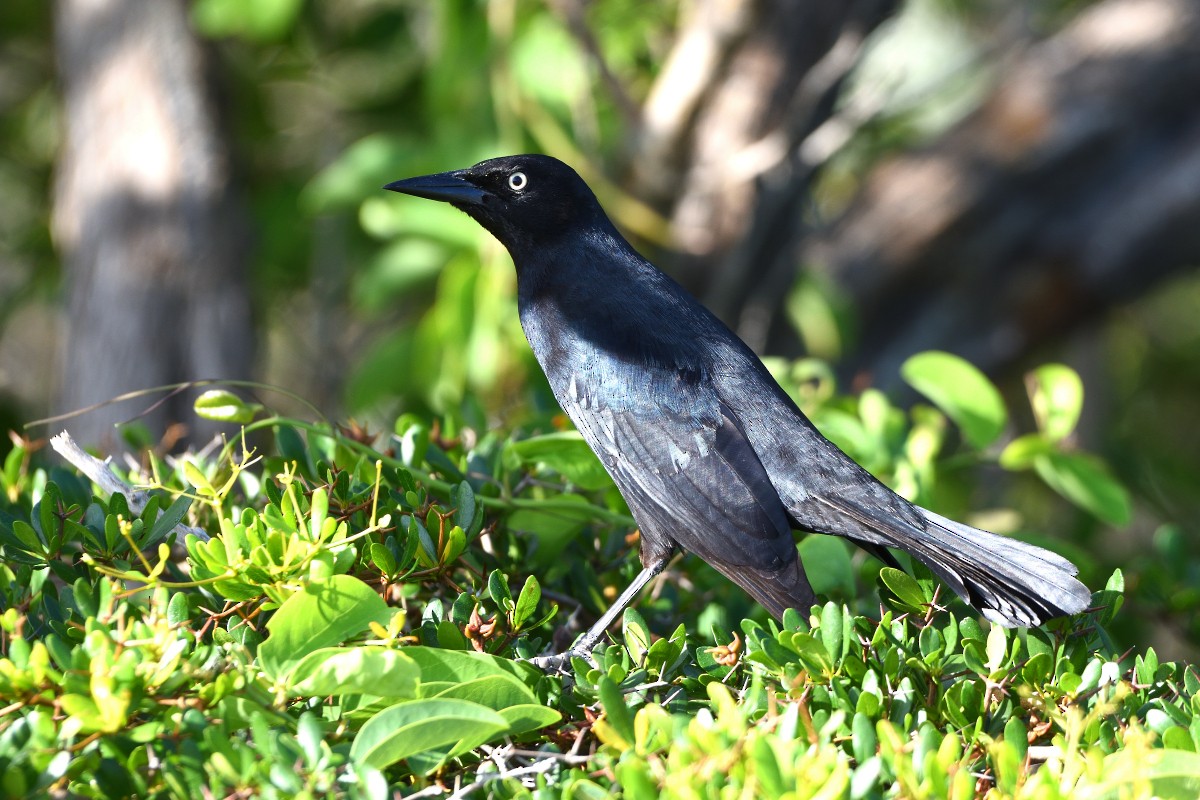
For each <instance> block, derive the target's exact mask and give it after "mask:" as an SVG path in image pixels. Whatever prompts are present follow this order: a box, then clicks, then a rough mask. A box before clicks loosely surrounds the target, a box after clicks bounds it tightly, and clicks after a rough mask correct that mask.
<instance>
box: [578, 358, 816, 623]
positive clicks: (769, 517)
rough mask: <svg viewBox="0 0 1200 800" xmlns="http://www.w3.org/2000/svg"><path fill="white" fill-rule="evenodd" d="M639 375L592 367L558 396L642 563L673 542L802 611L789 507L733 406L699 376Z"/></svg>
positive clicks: (778, 606)
mask: <svg viewBox="0 0 1200 800" xmlns="http://www.w3.org/2000/svg"><path fill="white" fill-rule="evenodd" d="M606 372H607V371H606ZM584 374H587V373H586V371H585V373H584ZM639 375H640V378H639V381H638V384H637V385H636V386H634V385H631V384H628V383H626V384H624V385H623V386H622V387H621V388H620V389H619V390H618V389H616V388H615V387H614V386H613V385H611V383H610V382H608V381H603V380H599V379H597V378H596V376H595V374H594V373H593V374H592V376H591V378H590V379H589V380H587V381H578V382H577V383H576V384H575V385H573V386H572V385H571V384H570V383H568V388H567V391H565V392H564V394H563V396H562V397H560V398H559V401H560V403H561V404H562V405H563V408H564V410H565V411H566V412H567V414H568V415H569V416H570V417H571V418H572V419H573V420H574V422H575V424H576V426H577V427H578V428H579V430H580V432H581V433H582V434H583V436H584V438H585V439H586V440H587V441H588V443H589V444H590V445H591V446H592V449H593V450H595V452H596V454H597V455H598V456H599V457H600V460H601V461H602V462H603V463H604V465H605V467H606V468H607V469H608V471H609V473H610V474H611V475H612V477H613V480H614V481H615V482H616V484H617V487H618V488H619V489H620V490H621V493H622V495H624V497H625V499H626V502H628V503H629V507H630V509H631V510H632V511H633V514H634V517H635V519H636V520H637V522H638V525H639V526H640V528H641V531H642V537H643V561H644V562H647V563H649V562H651V561H653V560H656V559H657V558H660V557H662V556H664V555H666V554H667V553H669V552H670V550H671V549H672V548H673V547H674V546H675V545H678V546H680V547H682V548H683V549H684V550H686V551H688V552H692V553H695V554H696V555H698V556H700V557H701V558H702V559H704V560H705V561H707V562H708V563H709V564H711V565H713V566H714V567H716V568H717V569H718V570H720V571H721V572H722V573H724V574H725V575H726V576H727V577H729V578H730V579H732V580H733V581H734V582H736V583H738V584H739V585H740V586H742V588H744V589H746V590H747V591H748V592H749V593H750V594H751V595H752V596H754V597H755V599H756V600H758V601H759V602H760V603H762V604H763V605H764V606H765V607H766V608H767V609H768V610H770V611H771V612H772V613H774V614H775V615H776V616H779V615H781V614H782V613H783V610H784V609H785V608H788V607H796V608H798V609H801V610H803V611H804V612H806V613H807V611H808V609H809V608H810V607H811V604H812V600H813V597H812V591H811V588H810V587H809V585H808V581H807V578H805V576H804V574H803V571H802V569H801V566H800V563H799V559H798V557H797V553H796V546H795V541H794V539H793V537H792V533H791V526H790V524H789V521H788V517H787V513H786V511H785V509H784V506H783V503H782V502H781V501H780V498H779V495H778V494H777V493H776V491H775V488H774V487H773V486H772V484H771V481H770V478H769V477H768V476H767V473H766V470H765V469H763V466H762V463H761V462H760V461H759V459H758V456H757V455H756V454H755V452H754V449H753V448H752V447H751V446H750V444H749V442H748V441H747V439H746V436H745V433H744V431H743V429H742V427H741V425H740V424H739V423H738V421H737V419H736V417H735V416H734V415H733V413H732V411H731V410H730V409H729V407H728V406H727V405H726V404H724V403H721V402H719V401H718V400H717V399H716V397H715V396H713V395H712V394H711V392H705V391H704V389H703V388H702V386H703V384H702V383H701V382H700V381H699V380H698V379H695V378H692V379H689V378H688V377H686V375H685V376H683V377H681V376H680V374H679V373H676V374H674V375H671V376H669V377H666V378H664V376H663V375H662V374H661V373H656V372H649V373H648V372H646V371H645V370H642V371H641V372H640V373H639ZM577 380H578V378H577ZM580 383H585V384H586V386H587V390H586V391H582V390H581V389H580V388H579V384H580Z"/></svg>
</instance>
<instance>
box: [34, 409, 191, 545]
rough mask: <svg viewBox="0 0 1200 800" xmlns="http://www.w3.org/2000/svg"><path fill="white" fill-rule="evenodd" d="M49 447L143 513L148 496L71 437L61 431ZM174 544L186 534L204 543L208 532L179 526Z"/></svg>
mask: <svg viewBox="0 0 1200 800" xmlns="http://www.w3.org/2000/svg"><path fill="white" fill-rule="evenodd" d="M50 446H51V447H53V448H54V450H55V452H57V453H58V454H59V455H60V456H62V457H63V458H65V459H66V460H67V461H69V462H71V464H72V465H73V466H74V467H75V468H76V469H77V470H79V471H80V472H82V473H83V474H84V475H86V476H87V477H88V478H89V479H91V481H92V483H94V484H96V485H97V486H99V487H100V488H101V489H103V490H104V491H105V492H108V494H110V495H112V494H118V493H119V494H123V495H125V500H126V501H127V502H128V503H129V510H130V511H132V512H133V513H135V514H138V515H139V516H140V515H141V513H142V512H143V511H145V510H146V504H147V503H149V502H150V493H149V492H147V491H146V490H145V489H135V488H133V487H132V486H130V485H129V484H128V483H126V482H125V481H123V480H121V479H120V478H119V477H118V476H117V474H116V473H115V472H113V471H112V468H111V467H109V466H108V462H107V461H101V460H100V459H98V458H96V457H95V456H92V455H89V454H88V453H86V452H84V450H83V448H82V447H80V446H79V445H77V444H75V440H74V439H72V438H71V434H69V433H67V432H66V431H63V432H62V433H60V434H58V435H57V436H51V437H50ZM173 532H174V534H175V541H176V542H178V543H179V544H182V543H183V540H184V538H186V537H187V535H188V534H189V533H190V534H193V535H194V536H196V537H197V538H198V539H202V540H203V541H208V539H209V538H210V537H209V535H208V533H207V532H205V531H204V530H203V529H202V528H192V527H190V526H188V525H184V524H182V523H180V524H179V525H176V526H175V527H174V529H173Z"/></svg>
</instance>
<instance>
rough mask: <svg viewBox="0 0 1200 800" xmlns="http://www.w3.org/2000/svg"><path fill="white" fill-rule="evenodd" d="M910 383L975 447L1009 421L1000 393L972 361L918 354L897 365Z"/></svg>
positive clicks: (932, 353) (941, 354) (982, 445)
mask: <svg viewBox="0 0 1200 800" xmlns="http://www.w3.org/2000/svg"><path fill="white" fill-rule="evenodd" d="M900 374H901V375H902V376H903V377H904V380H906V381H907V382H908V384H909V385H910V386H912V387H913V388H914V389H916V390H917V391H918V392H920V393H921V394H923V395H925V396H926V397H928V398H929V399H930V400H932V401H933V404H934V405H936V406H937V407H938V408H940V409H941V410H942V411H943V412H945V414H946V416H948V417H950V419H952V420H954V422H955V424H956V425H958V427H959V428H960V429H961V430H962V433H963V436H964V437H965V438H966V440H967V441H968V442H970V443H971V445H972V446H973V447H975V448H976V449H980V450H982V449H983V448H985V447H987V446H988V445H990V444H991V443H992V442H994V441H996V438H997V437H998V436H999V435H1000V433H1001V432H1002V431H1003V430H1004V426H1005V425H1006V424H1007V423H1008V412H1007V411H1006V410H1005V408H1004V400H1003V399H1002V398H1001V397H1000V392H999V391H997V389H996V387H995V386H994V385H993V384H992V382H991V381H990V380H988V379H987V377H986V376H985V375H984V374H983V373H982V372H980V371H979V370H978V369H976V368H975V367H974V366H973V365H972V364H970V363H969V362H967V361H965V360H964V359H962V358H959V357H958V356H956V355H952V354H950V353H944V352H940V351H936V350H931V351H929V352H926V353H918V354H917V355H915V356H912V357H911V358H909V359H908V360H907V361H905V362H904V363H903V364H902V365H901V366H900Z"/></svg>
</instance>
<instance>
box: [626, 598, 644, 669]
mask: <svg viewBox="0 0 1200 800" xmlns="http://www.w3.org/2000/svg"><path fill="white" fill-rule="evenodd" d="M621 625H622V628H623V630H624V633H625V647H626V649H628V650H629V657H630V658H632V659H633V663H634V664H641V663H642V660H643V659H644V658H645V655H646V651H647V650H649V649H650V629H649V628H648V627H647V626H646V620H644V619H642V615H641V614H639V613H638V611H637V609H635V608H633V607H632V606H631V607H628V608H626V609H625V615H624V618H623V619H622V622H621Z"/></svg>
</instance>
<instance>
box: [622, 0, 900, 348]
mask: <svg viewBox="0 0 1200 800" xmlns="http://www.w3.org/2000/svg"><path fill="white" fill-rule="evenodd" d="M896 6H897V2H896V0H857V2H846V3H826V2H819V0H806V1H805V2H795V1H794V0H742V1H741V2H728V1H727V0H696V2H694V3H692V4H691V5H690V6H689V7H688V9H689V10H688V14H687V18H686V20H685V21H684V22H683V24H682V26H681V30H680V32H679V34H678V36H677V39H676V43H675V46H674V48H673V49H672V52H671V54H670V56H669V58H668V60H667V63H666V64H665V66H664V68H663V70H662V72H661V74H660V75H659V77H658V79H657V80H656V82H655V85H654V87H653V90H652V91H651V93H650V96H649V97H648V98H647V100H646V103H645V106H644V108H643V109H642V115H641V118H640V120H639V124H638V132H637V135H636V137H635V142H636V144H635V149H634V154H633V163H634V165H635V186H634V191H635V192H636V193H637V194H639V195H640V196H641V197H643V198H645V199H646V200H647V201H648V202H650V203H651V204H652V205H654V206H655V207H657V208H659V209H660V210H662V211H663V212H664V213H666V214H667V215H668V217H669V218H670V222H671V228H672V239H673V240H674V241H675V242H676V243H677V244H679V245H680V246H682V247H684V248H685V250H684V251H682V252H679V253H677V254H676V256H675V257H674V259H673V260H672V262H671V263H670V264H669V268H670V270H671V272H672V273H673V274H674V275H675V277H676V278H677V279H679V280H680V281H681V282H682V283H683V284H684V285H685V286H687V287H688V288H689V289H690V290H691V291H692V292H694V293H695V294H696V295H697V296H698V297H700V298H701V299H702V300H703V301H704V302H705V303H706V304H707V305H708V306H709V307H710V308H711V309H712V310H713V311H715V312H716V313H717V314H718V315H720V316H722V317H724V318H725V319H726V320H727V321H728V322H730V323H731V324H732V325H734V326H735V327H736V328H737V329H738V332H739V333H740V334H741V335H742V336H743V337H744V338H745V339H746V340H747V341H748V342H749V343H750V344H751V346H754V347H758V348H761V347H762V346H763V345H764V344H765V339H766V331H767V328H766V323H767V322H768V321H769V318H770V313H764V309H763V306H764V304H765V305H766V306H768V307H774V306H776V305H777V304H778V301H779V298H780V297H781V295H782V294H783V293H785V292H786V290H787V288H788V286H789V285H790V283H791V281H792V280H793V278H794V272H795V257H794V256H795V240H796V233H797V232H798V224H797V223H798V220H799V219H800V213H799V212H800V207H801V205H802V203H803V202H804V201H805V199H806V198H807V196H808V192H809V189H810V182H811V179H812V177H813V175H814V173H815V170H816V168H817V167H818V166H819V165H820V163H821V162H822V161H823V160H824V158H825V157H826V156H827V155H828V153H826V152H824V151H823V150H821V148H820V146H818V147H817V148H816V149H814V146H813V145H814V144H817V145H819V144H820V137H814V135H813V134H814V132H815V131H818V130H819V129H821V127H822V126H823V125H825V123H826V122H827V121H828V120H829V119H830V116H831V114H832V112H833V108H834V103H835V101H836V100H837V97H838V92H839V90H840V89H841V87H842V82H843V80H844V78H845V77H846V76H847V75H848V74H849V73H850V71H851V70H852V69H853V67H854V66H855V65H856V64H857V63H858V59H859V56H860V54H861V51H862V45H863V42H864V39H865V38H866V36H867V35H868V34H869V33H870V32H871V31H872V30H874V29H875V28H876V27H877V26H878V25H879V24H880V23H881V22H883V21H884V20H885V19H887V17H888V16H889V15H890V14H891V13H892V12H893V11H894V10H895V8H896ZM806 143H807V144H806Z"/></svg>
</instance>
